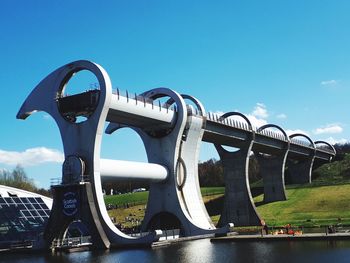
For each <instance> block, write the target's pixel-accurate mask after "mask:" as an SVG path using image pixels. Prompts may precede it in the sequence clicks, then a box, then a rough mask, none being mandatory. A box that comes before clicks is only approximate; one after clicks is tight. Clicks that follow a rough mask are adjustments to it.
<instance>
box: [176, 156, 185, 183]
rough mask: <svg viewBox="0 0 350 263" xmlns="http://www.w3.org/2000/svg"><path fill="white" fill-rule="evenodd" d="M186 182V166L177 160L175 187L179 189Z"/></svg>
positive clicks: (180, 160)
mask: <svg viewBox="0 0 350 263" xmlns="http://www.w3.org/2000/svg"><path fill="white" fill-rule="evenodd" d="M185 182H186V166H185V163H184V161H183V160H182V159H179V160H178V162H177V164H176V183H177V187H178V188H179V189H181V188H182V187H183V186H184V184H185Z"/></svg>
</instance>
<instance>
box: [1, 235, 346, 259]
mask: <svg viewBox="0 0 350 263" xmlns="http://www.w3.org/2000/svg"><path fill="white" fill-rule="evenodd" d="M0 262H8V263H12V262H16V263H17V262H18V263H32V262H35V263H44V262H45V263H46V262H50V263H52V262H54V263H56V262H57V263H66V262H67V263H68V262H77V263H85V262H94V263H114V262H118V263H122V262H128V263H138V262H167V263H168V262H191V263H197V262H198V263H199V262H201V263H203V262H242V263H243V262H244V263H255V262H256V263H274V262H276V263H277V262H278V263H294V262H295V263H303V262H305V263H306V262H307V263H316V262H317V263H320V262H333V263H343V262H344V263H345V262H350V240H349V241H333V242H330V241H297V242H296V241H272V242H271V241H270V242H239V243H238V242H227V243H211V242H210V240H209V239H202V240H194V241H186V242H181V243H177V244H172V245H170V246H166V247H158V248H153V249H151V248H145V249H114V250H110V251H84V252H74V253H56V254H52V253H34V254H33V253H24V254H23V253H15V254H0Z"/></svg>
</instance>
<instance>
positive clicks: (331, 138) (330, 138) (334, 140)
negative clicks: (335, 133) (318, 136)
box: [323, 137, 349, 145]
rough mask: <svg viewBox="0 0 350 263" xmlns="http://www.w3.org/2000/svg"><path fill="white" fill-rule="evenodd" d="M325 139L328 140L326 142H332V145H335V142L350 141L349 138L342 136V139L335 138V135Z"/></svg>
mask: <svg viewBox="0 0 350 263" xmlns="http://www.w3.org/2000/svg"><path fill="white" fill-rule="evenodd" d="M323 141H326V142H328V143H330V144H332V145H334V144H344V143H348V142H349V140H347V139H344V138H342V139H335V138H333V137H329V138H328V139H325V140H323Z"/></svg>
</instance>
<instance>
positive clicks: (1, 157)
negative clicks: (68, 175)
mask: <svg viewBox="0 0 350 263" xmlns="http://www.w3.org/2000/svg"><path fill="white" fill-rule="evenodd" d="M63 159H64V158H63V153H61V152H60V151H58V150H55V149H48V148H45V147H37V148H31V149H27V150H25V151H23V152H15V151H4V150H1V149H0V163H3V164H7V165H17V164H20V165H22V166H35V165H38V164H42V163H48V162H55V163H61V162H63Z"/></svg>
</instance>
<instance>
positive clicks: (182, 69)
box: [0, 0, 350, 187]
mask: <svg viewBox="0 0 350 263" xmlns="http://www.w3.org/2000/svg"><path fill="white" fill-rule="evenodd" d="M0 6H1V8H0V27H1V34H0V52H1V53H0V54H1V64H0V71H1V74H0V79H1V84H2V85H1V91H2V92H1V95H0V110H1V112H2V121H1V123H2V124H1V129H0V138H1V139H0V169H12V168H13V167H14V165H16V163H20V164H21V165H22V166H24V168H25V170H26V172H27V174H28V175H29V176H30V177H31V178H33V179H34V180H35V181H36V183H37V184H38V186H40V187H48V186H49V182H50V178H53V177H60V175H61V164H60V162H61V158H62V157H61V156H62V154H61V153H62V144H61V140H60V135H59V132H58V129H57V127H56V124H55V123H54V121H53V120H51V119H50V118H48V116H47V115H46V114H44V113H39V114H35V115H33V116H31V117H30V118H28V119H27V120H26V121H21V120H17V119H16V118H15V117H16V113H17V111H18V110H19V108H20V106H21V104H22V103H23V101H24V100H25V98H26V97H27V96H28V94H29V93H30V91H31V90H32V89H33V88H34V87H35V86H36V85H37V84H38V83H39V82H40V81H41V80H42V79H43V78H44V77H46V76H47V75H48V74H49V73H51V72H52V71H53V70H55V69H56V68H58V67H60V66H62V65H64V64H66V63H69V62H71V61H75V60H79V59H87V60H92V61H94V62H96V63H98V64H100V65H102V66H103V67H104V68H105V69H106V71H107V72H108V74H109V75H110V77H111V80H112V85H113V87H119V88H120V89H122V90H129V91H130V92H136V93H141V92H143V91H146V90H149V89H152V88H155V87H160V86H165V87H168V88H172V89H174V90H176V91H178V92H180V93H187V94H191V95H193V96H195V97H197V98H198V99H199V100H201V102H202V103H203V104H204V106H205V108H206V110H207V111H212V112H227V111H232V110H238V111H240V112H242V113H245V114H247V115H248V116H249V117H250V118H251V120H252V121H253V122H254V123H255V124H256V125H261V124H264V123H274V124H277V125H280V126H282V127H283V128H285V129H286V130H288V131H289V132H295V131H302V132H304V133H306V134H308V135H310V136H311V137H312V138H313V139H314V140H318V139H322V140H327V141H329V142H331V143H335V142H345V141H348V140H349V138H350V127H349V118H348V116H349V114H348V113H349V109H348V105H349V103H348V100H349V98H350V77H349V76H350V74H349V73H350V52H349V50H350V32H349V31H350V16H349V13H350V2H349V1H341V0H339V1H322V0H315V1H312V0H310V1H204V0H202V1H152V0H149V1H102V2H101V1H99V2H97V1H86V0H85V1H40V0H36V1H25V0H22V1H16V0H4V1H1V4H0ZM102 156H103V157H105V158H114V159H123V160H136V161H138V160H140V161H142V160H145V152H144V149H143V145H142V143H141V141H140V139H139V138H138V137H137V136H136V135H135V134H134V133H132V132H131V131H128V130H124V131H121V132H120V133H118V134H115V135H113V136H109V137H108V136H105V137H104V139H103V145H102ZM211 157H216V158H217V154H216V153H215V150H214V148H213V147H212V146H210V145H203V148H202V152H201V160H203V161H204V160H206V159H209V158H211Z"/></svg>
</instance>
